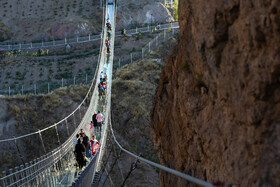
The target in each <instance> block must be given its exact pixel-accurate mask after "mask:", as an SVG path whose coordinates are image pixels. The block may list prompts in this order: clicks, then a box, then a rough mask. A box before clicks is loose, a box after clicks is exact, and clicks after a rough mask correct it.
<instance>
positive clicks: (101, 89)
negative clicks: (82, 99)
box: [98, 71, 108, 99]
mask: <svg viewBox="0 0 280 187" xmlns="http://www.w3.org/2000/svg"><path fill="white" fill-rule="evenodd" d="M107 79H108V76H107V73H103V71H102V72H101V73H100V82H99V84H98V96H99V98H100V99H103V97H104V96H105V93H106V88H107Z"/></svg>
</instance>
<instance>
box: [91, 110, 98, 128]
mask: <svg viewBox="0 0 280 187" xmlns="http://www.w3.org/2000/svg"><path fill="white" fill-rule="evenodd" d="M96 116H97V114H96V112H94V113H93V115H92V121H93V126H94V130H96V129H97V119H96Z"/></svg>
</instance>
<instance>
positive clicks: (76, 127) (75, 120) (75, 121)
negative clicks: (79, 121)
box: [73, 113, 77, 129]
mask: <svg viewBox="0 0 280 187" xmlns="http://www.w3.org/2000/svg"><path fill="white" fill-rule="evenodd" d="M73 120H74V125H75V129H76V128H77V127H76V118H75V113H73Z"/></svg>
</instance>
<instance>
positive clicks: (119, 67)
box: [119, 58, 121, 69]
mask: <svg viewBox="0 0 280 187" xmlns="http://www.w3.org/2000/svg"><path fill="white" fill-rule="evenodd" d="M119 69H121V59H120V58H119Z"/></svg>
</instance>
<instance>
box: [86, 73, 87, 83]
mask: <svg viewBox="0 0 280 187" xmlns="http://www.w3.org/2000/svg"><path fill="white" fill-rule="evenodd" d="M86 84H87V74H86Z"/></svg>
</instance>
